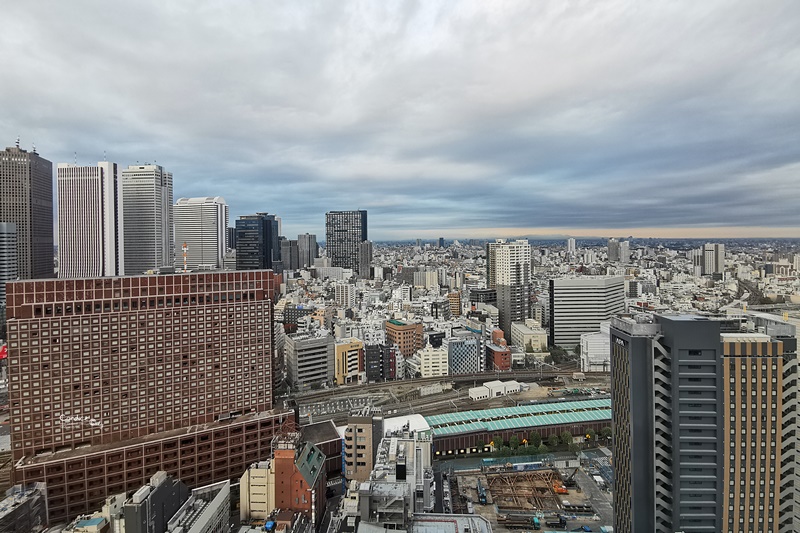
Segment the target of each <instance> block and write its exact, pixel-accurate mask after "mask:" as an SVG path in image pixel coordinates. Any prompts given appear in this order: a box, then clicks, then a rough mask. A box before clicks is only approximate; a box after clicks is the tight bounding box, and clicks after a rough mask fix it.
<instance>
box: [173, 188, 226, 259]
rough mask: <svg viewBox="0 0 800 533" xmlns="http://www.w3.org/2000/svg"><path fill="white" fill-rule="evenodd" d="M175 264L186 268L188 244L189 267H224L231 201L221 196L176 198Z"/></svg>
mask: <svg viewBox="0 0 800 533" xmlns="http://www.w3.org/2000/svg"><path fill="white" fill-rule="evenodd" d="M174 217H175V247H176V252H177V253H176V257H175V267H176V268H178V269H182V268H183V250H182V247H183V245H184V243H185V244H186V247H187V250H186V267H187V269H189V270H216V269H219V268H222V262H223V260H224V259H225V252H226V251H227V249H226V245H225V241H226V240H227V231H228V204H226V203H225V199H224V198H222V197H221V196H214V197H204V198H180V199H179V200H178V201H177V202H175V208H174Z"/></svg>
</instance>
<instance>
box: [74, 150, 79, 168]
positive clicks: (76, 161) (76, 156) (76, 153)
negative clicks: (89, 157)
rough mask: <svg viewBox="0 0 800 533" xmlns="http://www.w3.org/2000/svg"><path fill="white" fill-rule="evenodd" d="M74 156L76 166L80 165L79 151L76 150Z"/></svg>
mask: <svg viewBox="0 0 800 533" xmlns="http://www.w3.org/2000/svg"><path fill="white" fill-rule="evenodd" d="M74 157H75V166H76V167H77V166H78V152H74Z"/></svg>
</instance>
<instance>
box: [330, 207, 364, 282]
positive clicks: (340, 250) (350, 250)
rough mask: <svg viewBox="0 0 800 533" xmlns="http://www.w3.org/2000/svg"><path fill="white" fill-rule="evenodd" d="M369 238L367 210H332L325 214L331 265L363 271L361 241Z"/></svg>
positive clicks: (358, 271) (356, 271)
mask: <svg viewBox="0 0 800 533" xmlns="http://www.w3.org/2000/svg"><path fill="white" fill-rule="evenodd" d="M366 240H367V212H366V211H364V210H360V211H330V212H328V213H326V214H325V251H326V254H327V256H328V257H330V259H331V266H334V267H342V268H348V269H351V270H353V272H355V273H356V275H363V273H362V272H361V265H360V258H361V243H362V242H364V241H366Z"/></svg>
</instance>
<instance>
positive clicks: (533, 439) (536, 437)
mask: <svg viewBox="0 0 800 533" xmlns="http://www.w3.org/2000/svg"><path fill="white" fill-rule="evenodd" d="M541 443H542V436H541V435H540V434H539V432H538V431H531V434H530V435H529V436H528V445H530V446H533V447H534V448H538V447H539V445H540V444H541Z"/></svg>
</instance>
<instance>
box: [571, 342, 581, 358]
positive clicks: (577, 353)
mask: <svg viewBox="0 0 800 533" xmlns="http://www.w3.org/2000/svg"><path fill="white" fill-rule="evenodd" d="M572 353H574V354H575V355H577V356H578V357H580V355H581V345H580V344H576V345H575V348H573V349H572Z"/></svg>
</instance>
